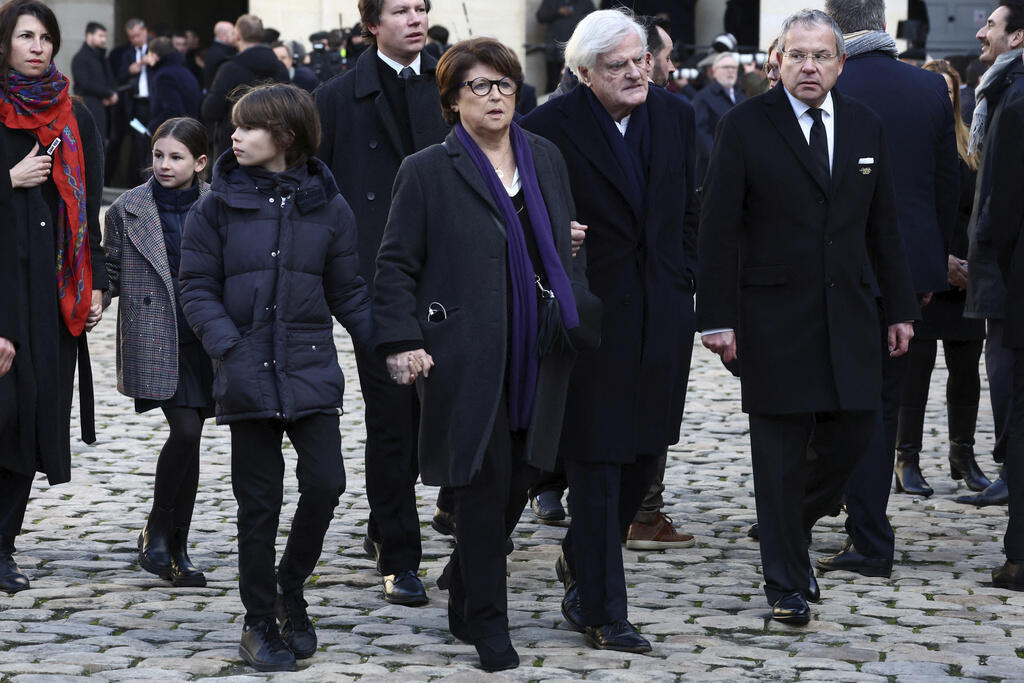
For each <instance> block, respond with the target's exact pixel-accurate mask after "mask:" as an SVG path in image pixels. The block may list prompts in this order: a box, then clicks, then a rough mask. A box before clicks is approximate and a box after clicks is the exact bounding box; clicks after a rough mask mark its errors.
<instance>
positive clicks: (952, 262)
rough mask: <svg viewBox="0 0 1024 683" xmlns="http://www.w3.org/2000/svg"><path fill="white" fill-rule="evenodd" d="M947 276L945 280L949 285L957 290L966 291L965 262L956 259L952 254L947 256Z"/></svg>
mask: <svg viewBox="0 0 1024 683" xmlns="http://www.w3.org/2000/svg"><path fill="white" fill-rule="evenodd" d="M947 271H948V274H947V276H946V279H947V280H949V284H951V285H952V286H954V287H956V288H957V289H967V261H966V260H964V259H962V258H957V257H956V256H953V255H952V254H950V255H949V258H948V261H947Z"/></svg>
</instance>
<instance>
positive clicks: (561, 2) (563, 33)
mask: <svg viewBox="0 0 1024 683" xmlns="http://www.w3.org/2000/svg"><path fill="white" fill-rule="evenodd" d="M565 5H568V6H569V7H571V8H572V12H571V13H570V14H569V15H568V16H563V15H562V14H560V13H559V12H558V10H559V8H560V7H563V6H565ZM594 9H595V7H594V3H593V0H542V2H541V3H540V7H538V8H537V15H536V16H537V22H538V23H540V24H548V34H547V41H546V43H545V50H544V54H545V57H546V58H547V60H548V61H549V62H560V61H562V50H563V49H564V46H565V43H567V42H568V41H569V38H571V37H572V32H573V31H574V30H575V29H576V25H577V24H578V23H580V22H581V21H583V17H585V16H587V15H588V14H590V13H591V12H593V11H594Z"/></svg>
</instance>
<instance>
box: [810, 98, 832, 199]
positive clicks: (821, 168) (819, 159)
mask: <svg viewBox="0 0 1024 683" xmlns="http://www.w3.org/2000/svg"><path fill="white" fill-rule="evenodd" d="M807 113H808V115H810V117H811V118H812V119H814V124H813V125H811V156H812V157H814V162H815V163H816V164H817V166H818V173H819V174H821V178H822V179H823V180H824V181H825V183H826V185H827V184H828V183H829V182H830V181H831V179H832V169H831V167H830V165H829V163H828V136H827V135H826V134H825V124H824V123H822V122H821V110H820V109H817V108H815V107H811V108H810V109H808V110H807Z"/></svg>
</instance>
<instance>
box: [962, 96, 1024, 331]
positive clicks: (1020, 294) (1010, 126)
mask: <svg viewBox="0 0 1024 683" xmlns="http://www.w3.org/2000/svg"><path fill="white" fill-rule="evenodd" d="M988 142H989V144H990V145H991V147H989V148H988V151H987V152H986V156H987V159H988V162H989V165H988V168H989V172H990V173H991V174H992V177H993V178H994V179H995V182H994V183H993V185H992V194H990V195H989V198H988V215H989V220H988V233H987V234H985V233H983V234H981V235H979V240H984V239H985V238H986V237H987V238H988V239H989V240H991V244H992V247H993V248H994V249H995V253H996V254H998V258H999V267H1000V269H1001V270H1002V273H1003V277H1004V280H1005V282H1006V290H1007V292H1006V317H1005V318H1004V320H1005V324H1004V327H1003V345H1004V346H1008V347H1010V348H1012V349H1024V192H1022V191H1021V181H1022V179H1024V78H1019V79H1017V81H1016V82H1015V83H1014V84H1013V85H1012V86H1011V87H1010V89H1009V91H1008V92H1007V93H1006V97H1005V98H1004V100H1003V107H1002V114H1001V115H1000V117H999V123H998V128H996V129H995V132H994V134H993V136H992V137H990V138H989V141H988ZM968 272H970V271H968Z"/></svg>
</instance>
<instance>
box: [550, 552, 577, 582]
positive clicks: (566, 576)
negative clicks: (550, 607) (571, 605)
mask: <svg viewBox="0 0 1024 683" xmlns="http://www.w3.org/2000/svg"><path fill="white" fill-rule="evenodd" d="M555 576H557V577H558V580H559V581H561V582H562V587H563V588H565V590H566V591H568V590H569V589H570V588H572V587H573V586H575V585H576V580H575V579H574V578H573V577H572V572H571V571H569V563H568V562H567V561H566V559H565V553H559V554H558V559H557V560H555Z"/></svg>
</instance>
